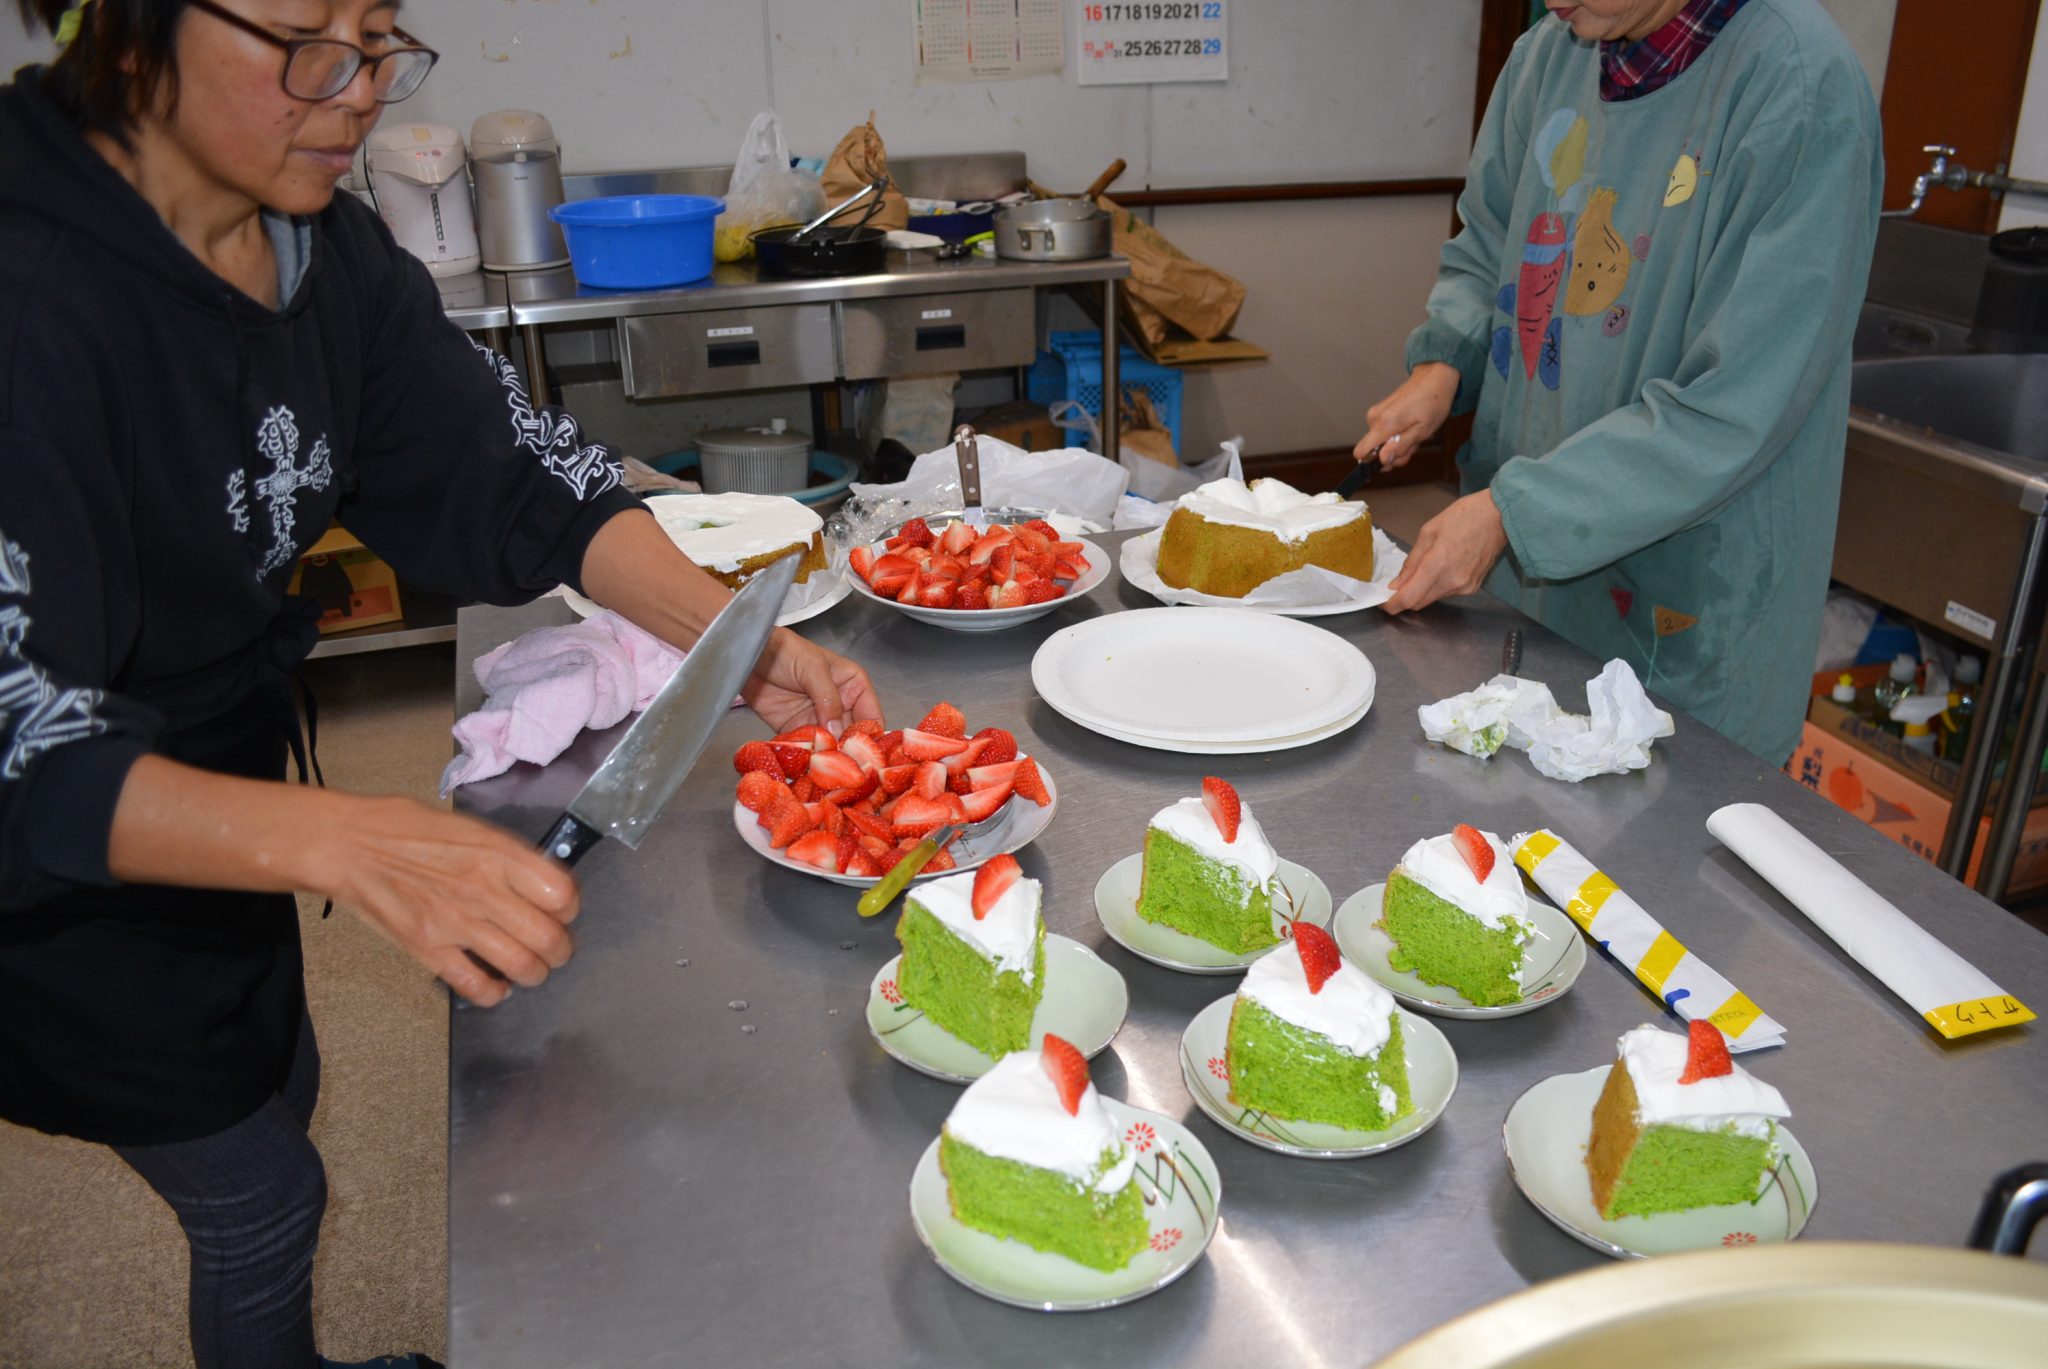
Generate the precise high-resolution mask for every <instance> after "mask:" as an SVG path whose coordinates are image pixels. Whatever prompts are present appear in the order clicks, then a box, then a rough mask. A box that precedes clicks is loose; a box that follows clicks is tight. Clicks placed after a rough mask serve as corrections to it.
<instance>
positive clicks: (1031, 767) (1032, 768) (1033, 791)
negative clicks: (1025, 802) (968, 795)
mask: <svg viewBox="0 0 2048 1369" xmlns="http://www.w3.org/2000/svg"><path fill="white" fill-rule="evenodd" d="M970 773H971V772H970ZM1010 783H1012V784H1014V785H1015V786H1016V787H1017V794H1018V796H1019V797H1020V798H1027V799H1030V800H1031V801H1032V802H1033V803H1035V804H1037V805H1038V806H1039V807H1040V808H1043V807H1045V806H1046V805H1047V804H1049V803H1051V802H1052V791H1051V790H1049V789H1047V788H1046V787H1045V777H1044V776H1043V775H1040V774H1039V773H1038V762H1037V761H1034V760H1032V759H1031V757H1029V756H1024V757H1020V758H1019V759H1018V761H1017V772H1016V774H1015V775H1014V776H1012V778H1011V780H1010Z"/></svg>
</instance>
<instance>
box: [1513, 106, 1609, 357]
mask: <svg viewBox="0 0 2048 1369" xmlns="http://www.w3.org/2000/svg"><path fill="white" fill-rule="evenodd" d="M1588 132H1589V130H1588V126H1587V123H1586V121H1585V120H1584V119H1582V118H1580V117H1579V114H1578V111H1577V110H1573V109H1560V110H1558V111H1556V112H1555V113H1553V114H1552V115H1551V116H1550V118H1549V119H1547V120H1545V121H1544V124H1543V127H1542V129H1541V130H1540V131H1539V132H1538V133H1537V135H1536V141H1535V144H1534V146H1533V148H1532V153H1533V155H1534V156H1535V158H1536V166H1537V169H1538V171H1539V172H1540V173H1541V174H1542V176H1543V183H1544V184H1545V185H1546V186H1548V187H1550V189H1551V190H1553V191H1555V192H1556V193H1557V206H1558V207H1557V210H1556V212H1551V211H1545V212H1543V213H1541V214H1538V215H1537V216H1536V219H1535V221H1534V222H1533V223H1531V224H1530V225H1529V233H1528V237H1527V239H1526V241H1525V242H1524V243H1523V246H1522V262H1521V268H1520V270H1519V271H1518V272H1517V274H1516V278H1515V279H1514V280H1513V281H1512V282H1510V283H1508V284H1506V285H1503V286H1502V287H1501V290H1500V299H1499V304H1500V308H1501V312H1502V313H1505V314H1508V315H1510V316H1512V317H1513V319H1514V323H1513V325H1511V326H1510V325H1503V326H1501V327H1499V328H1496V329H1495V330H1494V333H1493V358H1492V359H1493V366H1494V369H1495V370H1497V371H1499V372H1500V373H1501V375H1502V376H1503V377H1505V376H1506V375H1507V373H1508V367H1509V366H1510V364H1512V362H1513V360H1514V355H1515V351H1516V344H1517V343H1519V344H1520V351H1521V355H1522V373H1523V375H1524V376H1526V377H1527V378H1528V379H1530V380H1535V381H1541V382H1542V383H1543V385H1544V387H1545V388H1546V389H1551V390H1555V389H1556V388H1557V386H1558V381H1559V379H1560V376H1561V371H1562V364H1561V363H1562V360H1563V356H1562V351H1563V347H1562V344H1563V328H1564V320H1563V319H1561V318H1559V317H1557V313H1556V309H1557V297H1558V294H1559V293H1560V291H1561V290H1562V289H1563V286H1564V278H1565V267H1566V265H1567V257H1566V251H1565V247H1566V243H1567V241H1568V240H1569V238H1570V233H1571V228H1570V224H1569V222H1568V217H1569V216H1570V215H1572V214H1575V213H1577V212H1578V210H1579V208H1580V207H1581V206H1582V205H1583V204H1584V203H1585V199H1586V185H1585V174H1586V142H1587V137H1588Z"/></svg>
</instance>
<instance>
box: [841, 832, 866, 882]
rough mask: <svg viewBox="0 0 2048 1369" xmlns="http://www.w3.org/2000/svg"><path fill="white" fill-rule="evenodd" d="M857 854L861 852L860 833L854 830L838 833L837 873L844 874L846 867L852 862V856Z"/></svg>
mask: <svg viewBox="0 0 2048 1369" xmlns="http://www.w3.org/2000/svg"><path fill="white" fill-rule="evenodd" d="M859 854H862V852H861V849H860V833H858V832H854V831H846V832H841V833H840V834H839V853H838V856H839V858H838V869H839V873H840V874H842V875H843V874H845V873H846V869H847V867H848V866H849V865H851V864H853V858H854V856H856V855H859Z"/></svg>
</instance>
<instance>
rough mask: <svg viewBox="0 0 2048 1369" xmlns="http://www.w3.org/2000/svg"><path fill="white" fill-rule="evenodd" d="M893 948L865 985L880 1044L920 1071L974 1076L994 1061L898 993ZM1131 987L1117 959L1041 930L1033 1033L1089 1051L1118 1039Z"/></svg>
mask: <svg viewBox="0 0 2048 1369" xmlns="http://www.w3.org/2000/svg"><path fill="white" fill-rule="evenodd" d="M902 964H903V957H902V956H900V955H898V956H893V957H891V958H890V961H889V963H888V964H886V965H884V966H883V967H882V968H881V970H880V971H879V972H877V973H876V975H875V982H874V983H873V984H870V985H869V986H868V1031H869V1033H870V1034H872V1035H873V1036H874V1038H875V1040H876V1042H877V1043H879V1044H880V1046H881V1047H882V1049H883V1050H885V1051H887V1052H888V1053H889V1054H891V1055H893V1056H895V1057H896V1058H897V1059H898V1060H900V1061H902V1062H903V1063H904V1064H906V1065H908V1066H910V1068H912V1069H914V1070H916V1071H917V1072H918V1073H919V1074H929V1075H930V1076H931V1077H932V1078H934V1079H945V1080H948V1081H950V1082H952V1083H955V1084H971V1083H973V1082H974V1081H975V1080H977V1079H979V1078H981V1076H982V1075H984V1074H987V1073H988V1072H989V1071H990V1070H992V1069H994V1068H995V1063H996V1062H995V1061H994V1060H993V1059H991V1058H990V1057H989V1056H986V1055H984V1054H982V1053H981V1052H980V1051H979V1050H977V1049H975V1048H974V1047H973V1046H970V1045H968V1044H967V1043H966V1042H965V1041H962V1040H961V1039H960V1038H959V1037H957V1036H955V1035H953V1034H952V1033H951V1032H949V1031H947V1030H946V1029H945V1028H944V1027H941V1026H940V1025H939V1024H938V1023H936V1022H934V1021H932V1020H931V1019H930V1018H928V1017H926V1016H925V1015H924V1014H923V1013H922V1012H920V1011H919V1010H918V1009H916V1008H913V1007H911V1006H910V1005H909V1004H908V1003H905V1002H904V1001H903V995H902V994H901V993H898V992H897V990H896V972H897V970H898V968H900V967H901V966H902ZM1130 1007H1131V995H1130V991H1129V990H1128V989H1126V988H1125V987H1124V977H1123V976H1122V975H1120V974H1118V973H1117V972H1116V967H1115V966H1113V965H1111V964H1109V963H1108V962H1107V961H1105V960H1103V959H1102V958H1101V957H1100V956H1098V955H1096V954H1095V952H1093V951H1091V950H1089V949H1088V948H1087V947H1086V946H1083V945H1082V944H1081V943H1080V942H1078V941H1074V940H1071V939H1069V938H1067V937H1063V936H1054V935H1053V934H1052V933H1050V932H1048V933H1047V934H1046V938H1045V994H1044V996H1043V997H1041V998H1040V999H1039V1000H1038V1010H1037V1011H1036V1012H1034V1013H1032V1014H1031V1040H1032V1042H1033V1043H1034V1044H1035V1043H1036V1042H1037V1041H1038V1040H1039V1038H1040V1037H1042V1036H1044V1035H1045V1034H1046V1033H1047V1032H1051V1033H1053V1034H1054V1035H1056V1036H1059V1037H1062V1038H1064V1039H1065V1040H1067V1041H1068V1042H1070V1043H1071V1044H1072V1045H1073V1047H1074V1049H1076V1050H1078V1051H1080V1052H1081V1054H1083V1055H1085V1056H1090V1057H1093V1056H1095V1055H1097V1054H1099V1053H1100V1052H1101V1051H1102V1050H1103V1048H1104V1047H1106V1046H1108V1045H1109V1043H1110V1042H1111V1041H1113V1040H1115V1039H1116V1034H1117V1030H1118V1029H1119V1028H1121V1027H1122V1026H1123V1024H1124V1015H1125V1014H1126V1013H1127V1012H1129V1011H1130Z"/></svg>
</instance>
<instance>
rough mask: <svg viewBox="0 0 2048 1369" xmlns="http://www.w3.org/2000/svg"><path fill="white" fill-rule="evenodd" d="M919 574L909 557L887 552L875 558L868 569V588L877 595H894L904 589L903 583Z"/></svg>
mask: <svg viewBox="0 0 2048 1369" xmlns="http://www.w3.org/2000/svg"><path fill="white" fill-rule="evenodd" d="M915 574H917V566H916V564H915V563H914V562H912V561H911V559H910V558H909V557H907V556H900V555H898V554H897V553H895V552H885V553H884V554H882V555H881V556H878V557H876V558H875V563H874V565H872V566H870V567H869V568H868V575H867V581H868V587H869V588H870V589H872V590H874V592H875V593H877V594H894V593H895V592H896V591H897V590H899V589H902V588H903V582H904V581H905V580H908V579H909V578H910V577H911V576H913V575H915Z"/></svg>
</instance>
